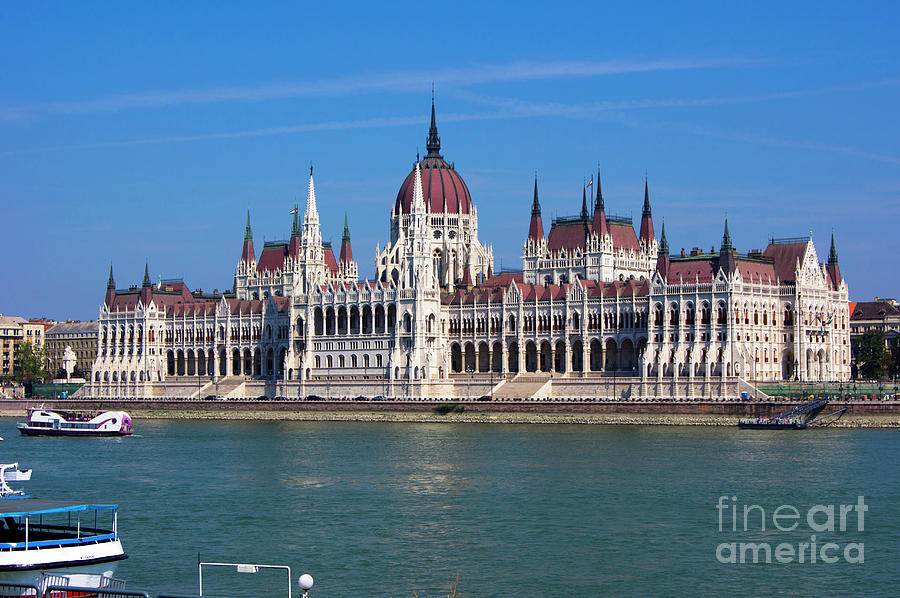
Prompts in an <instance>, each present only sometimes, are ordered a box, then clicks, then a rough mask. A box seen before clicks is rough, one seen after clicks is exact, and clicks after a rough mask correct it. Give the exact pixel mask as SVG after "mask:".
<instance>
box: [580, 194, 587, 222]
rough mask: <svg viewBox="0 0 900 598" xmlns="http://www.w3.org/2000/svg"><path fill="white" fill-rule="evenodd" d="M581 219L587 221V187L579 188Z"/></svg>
mask: <svg viewBox="0 0 900 598" xmlns="http://www.w3.org/2000/svg"><path fill="white" fill-rule="evenodd" d="M581 219H582V220H588V209H587V187H582V188H581Z"/></svg>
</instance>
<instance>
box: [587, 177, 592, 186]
mask: <svg viewBox="0 0 900 598" xmlns="http://www.w3.org/2000/svg"><path fill="white" fill-rule="evenodd" d="M593 184H594V175H591V180H589V181H588V184H587V186H588V187H590V186H591V185H593Z"/></svg>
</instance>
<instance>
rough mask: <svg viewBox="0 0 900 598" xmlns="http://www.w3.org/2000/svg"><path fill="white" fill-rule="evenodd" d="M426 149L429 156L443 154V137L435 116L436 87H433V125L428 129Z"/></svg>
mask: <svg viewBox="0 0 900 598" xmlns="http://www.w3.org/2000/svg"><path fill="white" fill-rule="evenodd" d="M425 149H427V150H428V156H427V157H438V156H440V155H441V138H440V137H438V130H437V119H435V117H434V88H433V87H432V89H431V127H430V128H429V129H428V140H427V141H426V142H425Z"/></svg>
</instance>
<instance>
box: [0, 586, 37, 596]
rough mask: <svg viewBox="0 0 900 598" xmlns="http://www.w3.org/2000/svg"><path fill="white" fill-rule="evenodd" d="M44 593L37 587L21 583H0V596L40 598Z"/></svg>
mask: <svg viewBox="0 0 900 598" xmlns="http://www.w3.org/2000/svg"><path fill="white" fill-rule="evenodd" d="M43 595H44V592H43V591H42V590H41V589H40V588H39V587H37V586H35V585H31V584H22V583H8V582H0V596H34V597H35V598H40V597H41V596H43Z"/></svg>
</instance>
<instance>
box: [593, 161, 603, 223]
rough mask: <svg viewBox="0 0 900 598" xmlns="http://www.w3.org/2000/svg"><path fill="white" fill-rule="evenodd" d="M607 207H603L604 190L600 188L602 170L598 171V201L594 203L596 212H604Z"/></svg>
mask: <svg viewBox="0 0 900 598" xmlns="http://www.w3.org/2000/svg"><path fill="white" fill-rule="evenodd" d="M604 208H605V206H604V205H603V190H602V189H601V187H600V169H599V168H598V169H597V199H596V201H595V202H594V212H596V211H597V210H603V209H604Z"/></svg>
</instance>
